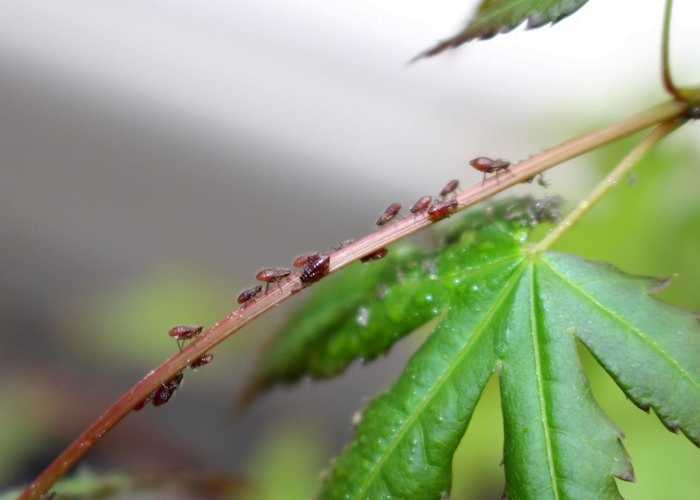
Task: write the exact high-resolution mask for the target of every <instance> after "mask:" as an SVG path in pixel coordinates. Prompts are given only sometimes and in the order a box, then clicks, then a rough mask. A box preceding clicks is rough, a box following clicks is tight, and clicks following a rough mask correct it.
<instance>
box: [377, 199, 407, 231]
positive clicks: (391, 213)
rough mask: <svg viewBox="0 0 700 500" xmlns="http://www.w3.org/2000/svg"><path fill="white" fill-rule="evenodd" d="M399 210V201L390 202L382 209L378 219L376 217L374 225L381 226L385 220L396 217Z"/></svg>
mask: <svg viewBox="0 0 700 500" xmlns="http://www.w3.org/2000/svg"><path fill="white" fill-rule="evenodd" d="M400 211H401V203H392V204H391V205H389V206H388V207H386V209H385V210H384V213H382V215H380V216H379V219H377V222H376V225H377V226H383V225H384V224H386V223H387V222H389V221H390V220H391V219H393V218H394V217H396V215H397V214H398V213H399V212H400Z"/></svg>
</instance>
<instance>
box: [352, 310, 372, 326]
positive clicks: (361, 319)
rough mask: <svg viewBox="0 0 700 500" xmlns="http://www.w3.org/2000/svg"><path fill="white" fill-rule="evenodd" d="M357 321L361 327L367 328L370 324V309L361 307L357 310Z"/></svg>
mask: <svg viewBox="0 0 700 500" xmlns="http://www.w3.org/2000/svg"><path fill="white" fill-rule="evenodd" d="M355 321H357V324H358V325H360V326H367V325H368V324H369V309H367V308H366V307H365V306H361V307H360V308H359V309H358V310H357V316H355Z"/></svg>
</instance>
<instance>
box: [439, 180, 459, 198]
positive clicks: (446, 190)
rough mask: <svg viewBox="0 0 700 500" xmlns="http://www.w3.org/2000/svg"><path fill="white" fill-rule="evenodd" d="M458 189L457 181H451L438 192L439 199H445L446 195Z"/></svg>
mask: <svg viewBox="0 0 700 500" xmlns="http://www.w3.org/2000/svg"><path fill="white" fill-rule="evenodd" d="M458 187H459V181H458V180H457V179H452V180H451V181H450V182H448V183H447V184H445V187H444V188H442V191H440V198H445V197H446V196H447V195H450V194H452V193H454V192H455V191H457V188H458Z"/></svg>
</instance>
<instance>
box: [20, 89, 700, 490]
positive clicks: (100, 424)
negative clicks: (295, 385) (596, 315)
mask: <svg viewBox="0 0 700 500" xmlns="http://www.w3.org/2000/svg"><path fill="white" fill-rule="evenodd" d="M687 108H688V106H687V104H685V103H683V102H678V101H670V102H666V103H664V104H660V105H658V106H655V107H653V108H650V109H648V110H646V111H644V112H643V113H641V114H639V115H636V116H633V117H630V118H627V119H624V120H622V121H620V122H618V123H615V124H613V125H609V126H607V127H604V128H602V129H599V130H596V131H594V132H591V133H588V134H585V135H582V136H580V137H578V138H575V139H572V140H569V141H567V142H564V143H562V144H560V145H559V146H556V147H554V148H552V149H549V150H547V151H544V152H542V153H540V154H538V155H535V156H533V157H531V158H529V159H527V160H525V161H523V162H522V163H520V164H518V165H516V166H514V167H512V168H511V170H510V172H511V173H512V175H508V176H500V177H501V178H500V179H499V177H498V176H493V177H491V178H490V179H488V180H487V181H486V182H485V183H481V182H479V183H477V184H475V185H474V186H472V187H471V188H469V189H466V190H464V191H463V192H462V193H460V194H459V195H458V196H457V202H458V207H457V211H459V210H463V209H465V208H467V207H469V206H471V205H474V204H475V203H478V202H480V201H482V200H484V199H486V198H488V197H490V196H492V195H494V194H496V193H498V192H500V191H503V190H505V189H507V188H508V187H510V186H513V185H515V184H518V183H520V182H525V181H527V180H528V179H530V178H532V177H533V176H535V175H537V174H538V173H540V172H542V171H544V170H546V169H548V168H550V167H553V166H555V165H557V164H559V163H562V162H564V161H567V160H570V159H572V158H575V157H576V156H579V155H581V154H583V153H586V152H588V151H591V150H593V149H596V148H598V147H600V146H603V145H605V144H608V143H610V142H613V141H615V140H617V139H620V138H623V137H626V136H629V135H631V134H634V133H636V132H639V131H641V130H644V129H646V128H648V127H651V126H653V125H656V124H658V123H662V122H666V121H668V120H671V119H674V118H678V117H679V116H682V115H683V114H684V113H686V112H687ZM431 224H433V221H431V220H430V219H429V218H428V217H427V216H425V215H421V216H418V217H406V218H404V219H403V220H401V221H399V222H397V223H395V224H393V225H391V226H389V227H386V228H382V229H380V230H378V231H375V232H374V233H372V234H370V235H368V236H365V237H364V238H362V239H360V240H358V241H355V242H354V243H352V244H350V245H347V246H345V247H343V248H341V249H339V250H337V251H336V252H333V253H332V254H331V260H330V272H335V271H337V270H339V269H342V268H344V267H346V266H348V265H350V264H351V263H353V262H354V261H356V260H358V259H360V258H361V257H363V256H365V255H367V254H369V253H371V252H373V251H376V250H378V249H380V248H383V247H385V246H387V245H389V244H391V243H393V242H396V241H398V240H400V239H402V238H405V237H406V236H409V235H411V234H413V233H415V232H417V231H419V230H421V229H424V228H426V227H428V226H430V225H431ZM299 283H300V281H299V273H297V274H295V275H292V276H290V278H289V280H288V281H286V282H285V283H283V284H281V285H280V286H277V287H275V291H273V292H270V293H269V294H266V295H264V296H262V297H261V298H259V299H256V300H254V301H251V303H249V304H248V305H247V306H246V307H241V308H239V309H237V310H235V311H233V312H232V313H230V314H229V315H227V316H226V317H225V318H224V319H222V320H221V321H219V322H218V323H216V324H215V325H214V326H212V327H211V328H210V329H209V330H208V331H206V332H204V333H203V334H202V335H201V336H199V338H197V339H196V340H194V341H193V342H191V343H190V344H189V345H188V346H187V347H186V348H184V349H183V350H182V352H178V353H176V354H175V355H174V356H173V357H172V358H170V359H168V360H167V361H165V362H164V363H163V364H162V365H161V366H159V367H158V368H156V369H155V370H153V371H152V372H150V373H149V374H148V375H146V376H145V377H144V378H143V379H142V380H141V381H140V382H138V383H137V384H136V385H135V386H134V387H133V388H132V389H131V390H129V391H128V392H127V393H126V394H124V395H123V396H122V397H121V398H119V400H118V401H117V402H116V403H114V404H113V405H112V406H111V407H110V408H109V409H108V410H107V411H106V412H105V413H103V414H102V415H101V416H100V417H99V418H98V419H97V420H96V421H95V422H93V423H92V424H91V425H90V426H89V427H88V428H87V429H86V430H85V431H83V433H82V434H80V436H78V437H77V438H76V439H75V441H73V442H72V443H71V444H70V445H69V446H68V448H66V449H65V450H64V451H63V452H62V453H61V454H60V455H59V456H58V457H57V458H56V459H55V460H54V462H53V463H52V464H51V465H49V467H48V468H46V469H45V470H44V471H43V472H42V473H41V474H40V475H39V476H38V477H37V478H36V479H35V480H34V482H33V483H32V484H30V485H29V487H28V488H27V489H26V490H25V491H24V492H23V493H22V496H21V497H20V498H22V499H30V498H40V497H41V496H42V495H44V494H46V493H47V492H48V491H49V489H50V488H51V487H52V486H53V485H54V484H55V483H56V481H58V480H59V479H60V478H61V477H63V476H64V475H65V474H66V473H67V472H68V471H69V470H71V469H72V468H73V467H74V466H75V465H76V464H77V462H78V461H79V460H80V459H81V458H82V457H83V456H84V455H85V454H86V453H87V452H88V451H89V450H90V449H91V448H92V447H93V446H94V445H95V444H96V443H97V442H99V440H100V439H101V438H102V437H103V436H104V435H105V434H106V433H107V432H109V431H110V430H111V429H112V428H113V427H114V426H116V425H117V423H119V422H120V421H121V420H122V419H123V418H124V417H125V416H126V415H128V414H129V413H130V412H131V411H132V409H133V408H134V407H135V406H136V405H138V404H139V403H141V402H142V401H144V399H145V398H147V397H148V395H149V394H152V393H153V392H154V391H155V390H156V389H158V387H160V385H161V384H162V383H164V382H166V381H168V380H170V379H171V378H172V377H173V376H175V374H177V373H179V372H181V371H183V370H185V369H186V367H187V366H189V364H190V363H191V362H192V361H193V360H196V359H198V358H199V357H201V356H202V355H204V354H205V353H207V352H209V351H211V349H212V348H214V347H215V346H216V345H218V344H220V343H221V342H223V341H224V340H226V339H227V338H228V337H230V336H231V335H233V334H234V333H236V332H237V331H238V330H240V329H241V328H243V327H244V326H246V325H247V324H248V323H250V322H251V321H252V320H254V319H255V318H257V317H258V316H260V315H261V314H263V313H265V312H267V311H268V310H270V309H272V308H273V307H275V306H276V305H277V304H279V303H280V302H282V301H283V300H286V299H288V298H289V297H290V296H291V295H292V289H293V288H294V287H295V286H297V285H299Z"/></svg>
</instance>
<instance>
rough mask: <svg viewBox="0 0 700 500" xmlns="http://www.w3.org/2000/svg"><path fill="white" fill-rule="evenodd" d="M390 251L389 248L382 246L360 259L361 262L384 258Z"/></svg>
mask: <svg viewBox="0 0 700 500" xmlns="http://www.w3.org/2000/svg"><path fill="white" fill-rule="evenodd" d="M388 253H389V249H388V248H380V249H379V250H375V251H374V252H372V253H368V254H367V255H365V256H364V257H362V258H361V259H360V262H363V263H364V262H372V261H373V260H379V259H383V258H384V257H386V255H387V254H388Z"/></svg>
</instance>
